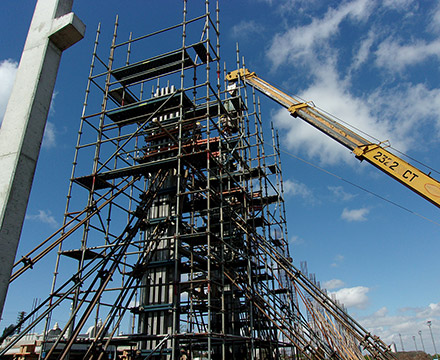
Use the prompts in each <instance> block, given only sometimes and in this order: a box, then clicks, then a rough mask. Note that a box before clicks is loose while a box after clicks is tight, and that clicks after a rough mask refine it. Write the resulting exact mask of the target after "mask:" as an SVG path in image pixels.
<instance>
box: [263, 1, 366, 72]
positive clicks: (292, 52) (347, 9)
mask: <svg viewBox="0 0 440 360" xmlns="http://www.w3.org/2000/svg"><path fill="white" fill-rule="evenodd" d="M370 12H371V1H368V0H355V1H351V2H343V3H341V4H340V6H339V7H338V8H336V9H333V8H330V9H329V10H328V11H327V13H326V14H325V15H324V17H323V18H321V19H316V18H315V19H313V20H312V22H311V23H310V24H308V25H305V26H300V27H294V28H292V29H289V30H288V31H286V32H285V33H281V34H277V35H275V37H274V39H273V41H272V44H271V46H270V48H269V51H268V58H269V59H270V60H271V61H272V64H273V65H274V67H275V68H276V67H278V66H279V65H281V64H285V63H286V62H294V61H297V60H299V59H303V60H304V58H305V57H309V56H310V55H312V54H313V48H314V47H315V46H316V45H317V44H321V43H322V42H324V41H325V40H327V39H328V38H329V37H331V36H332V35H334V34H335V33H337V32H338V30H339V25H340V24H341V22H342V21H343V20H345V19H347V18H348V19H351V20H355V21H361V20H365V19H367V18H368V16H369V15H370Z"/></svg>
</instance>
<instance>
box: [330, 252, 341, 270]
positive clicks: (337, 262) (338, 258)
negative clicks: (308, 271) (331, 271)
mask: <svg viewBox="0 0 440 360" xmlns="http://www.w3.org/2000/svg"><path fill="white" fill-rule="evenodd" d="M333 260H334V261H333V263H332V264H331V267H334V268H336V267H339V265H340V264H341V263H342V262H343V261H344V255H341V254H338V255H336V256H335V258H334V259H333Z"/></svg>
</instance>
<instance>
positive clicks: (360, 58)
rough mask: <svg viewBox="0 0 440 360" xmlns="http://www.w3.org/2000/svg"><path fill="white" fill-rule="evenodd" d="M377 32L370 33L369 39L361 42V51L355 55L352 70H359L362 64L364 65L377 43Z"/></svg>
mask: <svg viewBox="0 0 440 360" xmlns="http://www.w3.org/2000/svg"><path fill="white" fill-rule="evenodd" d="M375 38H376V32H375V31H370V32H369V33H368V35H367V37H366V38H365V39H364V40H362V41H361V43H360V46H359V49H358V50H357V52H356V54H355V55H354V59H353V63H352V65H351V70H356V69H358V68H359V67H360V66H361V65H362V64H364V63H365V62H366V61H367V60H368V57H369V56H370V53H371V47H372V45H373V43H374V41H375Z"/></svg>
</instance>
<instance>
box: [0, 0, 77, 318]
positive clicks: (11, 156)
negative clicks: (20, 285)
mask: <svg viewBox="0 0 440 360" xmlns="http://www.w3.org/2000/svg"><path fill="white" fill-rule="evenodd" d="M72 4H73V0H38V1H37V5H36V7H35V11H34V15H33V18H32V22H31V25H30V28H29V33H28V36H27V39H26V43H25V46H24V50H23V53H22V56H21V60H20V65H19V67H18V71H17V75H16V80H15V83H14V86H13V89H12V93H11V97H10V99H9V103H8V106H7V108H6V112H5V116H4V118H3V123H2V126H1V128H0V169H1V170H0V264H1V266H0V316H1V313H2V312H3V306H4V302H5V299H6V293H7V290H8V285H9V278H10V276H11V271H12V266H13V263H14V259H15V254H16V251H17V246H18V242H19V239H20V235H21V228H22V225H23V221H24V216H25V213H26V207H27V203H28V198H29V193H30V190H31V185H32V180H33V177H34V172H35V166H36V163H37V159H38V155H39V152H40V146H41V141H42V138H43V133H44V128H45V126H46V119H47V114H48V111H49V107H50V103H51V99H52V93H53V89H54V86H55V80H56V76H57V72H58V66H59V62H60V59H61V54H62V52H63V50H65V49H67V48H69V47H70V46H71V45H73V44H75V43H76V42H77V41H79V40H81V39H82V38H83V37H84V32H85V26H84V24H83V23H82V22H81V21H80V20H79V19H78V18H77V17H76V15H75V14H74V13H72V12H71V10H72Z"/></svg>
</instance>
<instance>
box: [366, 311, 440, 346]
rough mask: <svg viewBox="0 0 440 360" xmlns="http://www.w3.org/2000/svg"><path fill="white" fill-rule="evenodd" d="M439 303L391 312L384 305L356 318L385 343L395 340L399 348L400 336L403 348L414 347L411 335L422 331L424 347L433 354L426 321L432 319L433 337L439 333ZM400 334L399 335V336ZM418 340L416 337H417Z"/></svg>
mask: <svg viewBox="0 0 440 360" xmlns="http://www.w3.org/2000/svg"><path fill="white" fill-rule="evenodd" d="M439 310H440V303H431V304H428V305H426V306H425V307H421V308H404V309H398V311H396V313H394V314H391V313H390V312H389V310H388V309H387V308H386V307H382V308H380V309H379V310H376V311H375V312H374V313H372V314H368V315H366V316H364V317H362V318H358V320H359V321H360V323H361V324H362V326H364V327H366V328H367V329H369V331H371V332H372V333H373V334H375V335H378V336H380V338H381V339H382V340H383V341H384V342H385V343H387V344H390V343H391V342H395V343H396V344H397V346H398V349H399V350H401V343H400V337H401V339H402V342H403V345H404V348H405V350H411V349H414V341H413V339H412V337H413V336H414V335H415V334H417V332H418V330H421V331H422V335H423V337H424V338H425V339H426V340H425V347H426V351H427V352H428V353H431V354H433V353H434V351H433V350H434V349H433V346H432V342H430V341H429V340H428V339H429V337H430V335H428V334H429V329H428V326H427V321H428V320H429V321H432V332H433V336H434V338H437V337H438V336H439V335H440V311H439ZM399 334H400V337H399ZM417 340H418V339H417Z"/></svg>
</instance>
